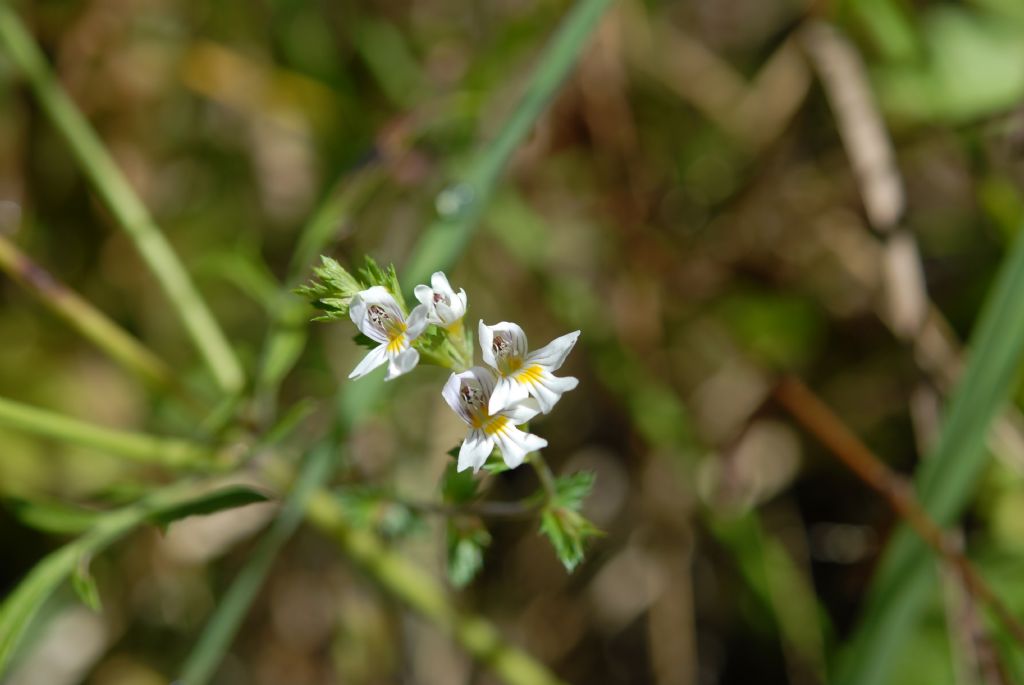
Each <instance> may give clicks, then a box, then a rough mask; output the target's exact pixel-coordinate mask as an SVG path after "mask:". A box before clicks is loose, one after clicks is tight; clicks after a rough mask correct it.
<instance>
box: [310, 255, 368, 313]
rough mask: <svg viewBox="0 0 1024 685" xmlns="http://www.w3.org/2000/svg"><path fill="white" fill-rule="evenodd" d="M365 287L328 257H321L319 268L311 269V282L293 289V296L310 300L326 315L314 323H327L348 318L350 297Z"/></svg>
mask: <svg viewBox="0 0 1024 685" xmlns="http://www.w3.org/2000/svg"><path fill="white" fill-rule="evenodd" d="M365 289H366V288H365V286H364V285H363V284H362V283H360V282H359V280H357V279H356V278H355V277H354V276H353V275H352V274H350V273H349V272H348V271H347V270H346V269H345V267H343V266H342V265H341V264H339V263H338V262H337V261H336V260H334V259H331V258H330V257H326V256H321V257H320V266H318V267H314V269H313V280H312V281H310V282H309V283H308V284H307V285H303V286H300V287H298V288H296V289H295V294H297V295H301V296H302V297H305V298H306V299H308V300H310V301H311V303H312V304H313V306H314V307H316V308H317V309H322V310H324V311H325V312H326V313H325V314H323V315H321V316H319V317H316V318H315V319H314V321H329V320H332V319H342V318H346V317H348V305H349V303H350V302H351V301H352V297H353V296H354V295H355V294H356V293H358V292H359V291H360V290H365Z"/></svg>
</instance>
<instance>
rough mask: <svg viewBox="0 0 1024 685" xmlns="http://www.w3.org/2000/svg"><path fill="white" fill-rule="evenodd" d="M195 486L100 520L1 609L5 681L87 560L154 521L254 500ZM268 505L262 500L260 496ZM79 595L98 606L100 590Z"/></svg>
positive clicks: (83, 589) (0, 657) (81, 587)
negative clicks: (30, 633) (32, 631)
mask: <svg viewBox="0 0 1024 685" xmlns="http://www.w3.org/2000/svg"><path fill="white" fill-rule="evenodd" d="M197 490H198V486H197V485H196V484H195V483H177V484H175V485H172V486H169V487H168V488H166V489H164V490H161V491H158V492H155V493H153V494H151V495H150V496H148V497H147V498H145V499H144V500H143V501H141V502H138V503H136V504H133V505H131V506H128V507H125V508H124V509H119V510H117V511H112V512H109V513H106V514H103V515H102V516H100V517H98V518H97V520H96V522H95V525H93V526H92V528H91V529H90V531H89V532H88V533H86V534H85V535H83V536H82V537H80V538H78V539H76V540H74V541H72V542H70V543H68V544H66V545H64V546H63V547H61V548H60V549H58V550H56V551H54V552H52V553H50V554H49V555H47V556H46V557H45V558H44V559H43V560H42V561H40V562H39V563H38V564H36V566H35V567H34V568H33V569H32V571H30V572H29V574H28V576H26V577H25V578H24V579H23V580H22V581H21V583H19V584H18V586H17V587H16V588H14V591H13V592H11V594H10V595H8V596H7V598H6V599H5V600H4V602H3V604H2V605H0V679H2V677H3V676H4V674H5V673H6V671H7V668H8V666H9V665H10V660H11V658H12V656H13V655H14V651H15V649H16V648H17V646H18V644H19V642H20V641H21V639H22V637H23V636H24V635H25V633H26V631H27V630H28V628H29V625H30V624H31V622H32V618H33V617H34V616H35V615H36V613H37V612H38V611H39V609H40V607H42V605H43V603H44V602H46V600H47V599H48V598H49V597H50V595H51V594H53V592H54V591H55V590H56V589H57V588H58V587H59V586H60V584H61V583H62V582H64V581H65V580H67V579H68V578H69V577H70V576H71V575H72V574H74V573H75V572H76V571H77V570H79V569H80V568H81V564H82V560H83V559H90V558H92V557H94V556H95V555H96V554H98V553H99V552H100V551H101V550H103V549H104V548H106V547H107V546H108V545H110V544H111V543H113V542H114V541H115V540H117V539H119V538H121V537H122V536H124V535H126V534H127V533H129V532H131V531H132V530H133V529H135V528H136V527H138V526H139V525H142V524H144V523H146V522H148V521H154V520H155V521H170V520H175V519H178V518H182V517H183V516H189V515H191V514H198V513H210V512H212V511H219V510H221V509H225V508H227V507H232V506H239V504H240V503H248V502H250V501H255V500H253V498H252V496H251V495H246V494H242V493H241V492H239V490H240V489H239V488H227V490H228V491H229V492H228V493H225V492H224V490H218V491H214V492H212V493H199V492H197ZM260 498H261V499H262V496H260ZM75 589H76V591H78V592H79V594H80V595H82V594H83V593H84V595H85V599H86V601H87V603H90V602H92V600H93V599H95V600H96V603H97V604H98V593H96V592H95V588H94V587H93V588H90V587H88V581H85V580H84V579H81V578H80V579H79V580H78V581H76V587H75Z"/></svg>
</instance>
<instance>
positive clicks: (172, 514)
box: [150, 485, 268, 527]
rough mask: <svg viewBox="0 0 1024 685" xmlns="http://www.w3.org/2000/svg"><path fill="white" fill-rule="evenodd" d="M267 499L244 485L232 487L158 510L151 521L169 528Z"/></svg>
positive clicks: (151, 517)
mask: <svg viewBox="0 0 1024 685" xmlns="http://www.w3.org/2000/svg"><path fill="white" fill-rule="evenodd" d="M267 499H268V498H267V496H266V495H265V494H263V493H262V492H259V491H258V490H254V489H252V488H249V487H245V486H242V485H231V486H228V487H224V488H220V489H219V490H215V491H213V492H210V493H207V494H206V495H203V496H202V497H197V498H196V499H193V500H190V501H188V502H182V503H181V504H179V505H177V506H171V507H167V508H163V509H158V510H157V511H155V512H154V513H153V515H152V516H150V521H151V522H152V523H154V524H156V525H158V526H160V527H167V526H169V525H170V524H172V523H174V522H175V521H178V520H180V519H183V518H187V517H189V516H202V515H204V514H214V513H216V512H218V511H224V510H225V509H236V508H238V507H244V506H245V505H247V504H256V503H257V502H266V501H267Z"/></svg>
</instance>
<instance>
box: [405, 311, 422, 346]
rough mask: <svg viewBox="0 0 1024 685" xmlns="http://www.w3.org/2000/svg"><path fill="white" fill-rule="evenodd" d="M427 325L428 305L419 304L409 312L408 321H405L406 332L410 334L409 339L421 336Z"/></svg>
mask: <svg viewBox="0 0 1024 685" xmlns="http://www.w3.org/2000/svg"><path fill="white" fill-rule="evenodd" d="M426 327H427V307H426V305H422V304H421V305H419V306H417V307H415V308H413V310H412V312H411V313H410V314H409V319H408V321H406V322H405V334H406V335H407V336H409V341H410V342H411V341H413V340H415V339H416V338H418V337H420V333H422V332H423V330H424V329H425V328H426Z"/></svg>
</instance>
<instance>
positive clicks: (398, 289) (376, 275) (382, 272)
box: [359, 255, 407, 311]
mask: <svg viewBox="0 0 1024 685" xmlns="http://www.w3.org/2000/svg"><path fill="white" fill-rule="evenodd" d="M364 260H365V263H364V266H363V267H362V268H361V269H359V277H360V279H361V280H362V281H363V283H365V284H366V285H367V287H369V286H374V285H379V286H382V287H384V288H386V289H387V290H388V291H389V292H390V293H391V294H392V295H394V296H395V299H396V300H397V301H398V305H399V306H400V307H401V308H402V310H403V311H407V310H406V308H405V298H404V296H403V295H402V286H401V285H399V283H398V274H397V273H396V272H395V265H394V264H389V265H388V268H386V269H382V268H381V267H380V265H379V264H377V262H376V261H375V260H374V259H373V257H370V256H369V255H367V256H366V257H365V258H364Z"/></svg>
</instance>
